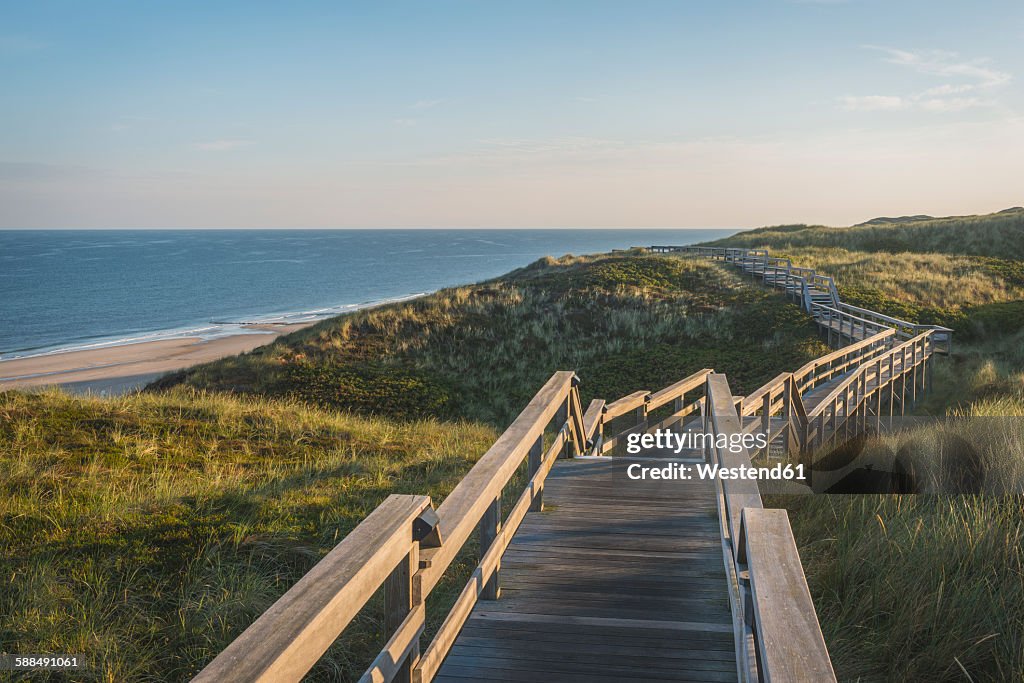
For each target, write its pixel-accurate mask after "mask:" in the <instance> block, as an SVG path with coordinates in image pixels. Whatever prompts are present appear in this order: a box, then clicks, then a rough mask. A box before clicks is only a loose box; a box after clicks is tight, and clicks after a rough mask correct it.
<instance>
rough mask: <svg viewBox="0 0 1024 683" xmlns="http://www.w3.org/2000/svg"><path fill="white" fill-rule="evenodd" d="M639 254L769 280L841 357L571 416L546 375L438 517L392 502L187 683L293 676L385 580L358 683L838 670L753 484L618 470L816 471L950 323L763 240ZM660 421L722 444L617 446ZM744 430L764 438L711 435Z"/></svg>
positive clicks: (796, 682)
mask: <svg viewBox="0 0 1024 683" xmlns="http://www.w3.org/2000/svg"><path fill="white" fill-rule="evenodd" d="M651 251H655V252H661V253H674V252H682V253H684V254H687V255H695V256H700V257H706V258H712V259H716V260H719V261H723V262H724V263H727V264H729V265H732V266H735V267H737V268H739V269H740V270H741V271H743V272H745V273H748V274H750V275H751V276H753V277H756V278H760V279H761V281H762V282H763V283H764V284H765V285H766V286H770V287H775V288H778V289H781V290H782V291H784V292H785V293H786V294H787V295H788V296H791V297H793V298H794V299H795V300H796V301H797V302H798V303H799V304H800V305H801V306H802V307H803V309H804V310H805V311H806V312H807V313H808V314H809V315H810V316H811V317H812V318H813V320H814V321H815V322H816V323H817V325H818V326H819V329H820V330H821V332H822V336H823V337H824V338H825V339H826V340H827V342H828V344H829V345H830V346H831V347H833V348H835V349H836V350H834V351H832V352H830V353H827V354H825V355H823V356H821V357H819V358H816V359H814V360H812V361H810V362H808V363H806V364H805V365H803V366H802V367H800V368H797V369H795V370H793V371H786V372H782V373H781V374H780V375H778V376H777V377H775V378H774V379H772V380H771V381H769V382H768V383H766V384H765V385H764V386H762V387H761V388H759V389H757V390H756V391H754V392H753V393H751V394H750V395H748V396H734V395H733V393H732V390H731V389H730V387H729V384H728V381H727V378H726V377H725V375H723V374H719V373H716V372H714V371H713V370H711V369H704V370H700V371H697V372H695V373H693V374H692V375H690V376H689V377H685V378H683V379H679V380H678V381H674V382H673V383H672V384H669V385H668V386H665V387H664V388H662V389H660V390H657V391H653V392H652V391H648V390H642V391H636V392H634V393H632V394H629V395H627V396H623V397H621V398H619V399H618V400H614V401H611V402H606V401H605V400H602V399H595V400H593V401H592V402H591V403H590V405H589V406H588V407H587V409H586V410H584V409H583V407H582V405H581V402H580V393H579V387H578V383H579V380H578V378H577V377H576V376H575V374H574V373H572V372H565V371H563V372H556V373H555V374H554V375H552V376H551V378H550V379H549V380H548V381H547V383H545V385H544V386H543V387H541V389H540V390H539V391H538V392H537V394H536V395H535V396H534V397H533V399H532V400H531V401H530V403H529V404H528V405H527V406H526V407H525V408H524V409H523V411H522V413H520V415H519V417H517V418H516V420H515V421H514V422H513V423H512V424H511V425H510V426H509V427H508V428H507V429H506V430H505V431H504V432H503V433H502V434H501V436H500V437H499V438H498V440H497V441H496V442H495V443H494V444H493V445H492V446H491V447H490V448H489V449H488V450H487V452H486V453H484V454H483V455H482V456H481V457H480V459H479V460H478V461H477V462H476V464H475V465H474V466H473V468H472V469H471V470H470V471H469V472H468V473H467V474H466V476H465V477H464V478H463V479H462V481H460V482H459V484H458V485H457V486H456V487H455V488H454V489H453V490H452V491H451V492H450V493H449V494H448V495H447V497H446V498H445V499H444V502H443V503H442V504H441V505H440V506H438V507H437V508H436V510H435V508H434V504H433V502H432V501H431V500H430V498H429V497H428V496H422V495H391V496H389V497H388V498H387V499H385V500H384V502H383V503H381V505H379V506H378V507H377V508H376V509H375V510H374V511H373V512H372V513H371V514H370V515H369V516H368V517H367V518H366V519H365V520H364V521H363V522H362V523H360V524H359V526H358V527H356V528H355V529H354V530H353V531H351V532H350V533H349V534H348V536H346V537H345V538H344V539H343V540H342V541H341V542H340V543H339V544H338V545H337V546H336V547H335V548H334V549H333V550H332V551H331V552H330V553H328V555H327V556H326V557H325V558H324V559H323V560H321V561H320V562H319V563H318V564H317V565H316V566H315V567H314V568H313V569H312V570H311V571H310V572H309V573H307V574H306V575H305V576H304V577H303V578H302V579H301V580H300V581H299V582H298V583H297V584H295V586H293V587H292V588H291V589H290V590H289V591H288V592H287V593H285V595H284V596H283V597H281V599H279V600H278V601H277V602H276V603H275V604H274V605H273V606H272V607H271V608H270V609H269V610H267V611H266V612H265V613H264V614H263V615H262V616H260V617H259V619H257V620H256V621H255V622H254V623H253V624H252V625H251V626H250V627H249V628H248V629H247V630H246V631H245V632H244V633H243V634H242V635H241V636H239V637H238V638H237V639H236V640H235V641H234V642H233V643H231V645H229V646H228V647H227V648H226V649H225V650H223V651H222V652H221V653H220V654H219V655H218V656H217V657H216V658H215V659H214V660H213V661H212V662H211V663H210V664H209V665H208V666H207V667H206V668H205V669H204V670H203V671H202V672H200V674H199V676H197V678H196V679H195V681H196V682H197V683H220V681H225V680H231V681H242V682H244V683H256V682H257V681H259V682H260V683H279V682H284V681H288V682H292V681H299V680H301V679H302V677H303V676H304V675H305V674H306V672H308V671H309V670H310V669H311V667H312V666H313V665H314V664H315V663H316V661H317V660H318V659H319V658H320V657H321V656H322V655H323V653H324V652H325V651H326V650H327V649H328V648H329V647H330V646H331V645H332V643H333V642H334V641H335V639H336V638H337V636H338V635H339V634H340V633H341V631H342V630H343V629H344V628H345V627H346V626H347V625H348V624H349V623H350V622H351V621H352V620H353V619H354V618H355V617H356V615H357V614H358V612H359V611H360V610H361V609H362V608H363V607H364V606H365V605H366V604H367V603H368V602H369V601H370V600H371V599H372V598H373V596H374V595H375V594H377V593H378V591H381V589H382V590H383V594H384V619H383V627H384V630H385V634H386V637H387V643H386V644H385V645H384V647H383V648H382V649H381V650H380V652H379V654H378V655H377V657H376V658H375V659H374V661H373V662H372V663H370V665H369V668H368V669H366V672H365V673H364V675H363V676H362V678H361V679H360V683H383V682H388V681H401V682H402V683H429V682H430V681H442V682H447V683H456V682H460V681H462V682H467V681H507V682H510V683H514V682H523V683H525V682H527V681H529V682H532V681H552V682H559V681H564V682H571V683H613V682H620V681H689V682H692V683H697V682H701V681H771V682H773V683H818V682H819V681H821V682H823V683H827V682H828V681H835V680H836V678H835V673H834V672H833V670H832V664H831V661H830V659H829V656H828V649H827V647H826V644H825V640H824V637H823V635H822V633H821V629H820V626H819V624H818V621H817V616H816V613H815V609H814V604H813V602H812V599H811V595H810V591H809V590H808V588H807V582H806V579H805V577H804V573H803V567H802V565H801V561H800V556H799V553H798V552H797V547H796V542H795V540H794V538H793V534H792V530H791V528H790V524H789V518H788V516H787V514H786V512H785V510H779V509H775V510H773V509H765V508H764V507H763V504H762V501H761V491H760V489H759V487H758V484H757V481H756V480H753V479H744V478H742V477H739V478H737V477H734V476H733V477H723V478H711V479H700V478H699V477H696V476H692V478H690V479H678V478H673V479H665V480H646V481H644V482H638V481H636V480H632V481H631V480H629V479H628V478H627V476H626V469H627V468H628V467H629V466H630V465H634V464H643V465H657V466H659V467H663V466H664V465H666V464H670V463H671V464H689V465H691V466H694V465H695V464H696V463H697V462H702V463H706V464H708V465H717V466H719V467H721V468H723V469H726V470H729V471H739V470H742V469H743V468H745V467H750V466H751V465H752V464H753V463H758V464H759V465H760V464H765V463H770V462H771V461H772V460H774V459H778V458H789V459H790V461H791V463H792V462H796V461H797V460H798V461H799V464H805V463H807V464H809V465H810V467H811V469H812V470H813V469H814V464H815V462H816V461H815V458H816V457H819V454H821V453H824V452H825V451H826V450H827V449H828V447H829V446H830V445H831V444H833V443H838V442H841V440H843V439H846V438H849V437H852V436H857V435H862V434H864V433H866V432H870V431H872V430H878V429H880V428H881V425H882V420H883V413H884V412H887V413H888V414H889V415H893V414H894V412H895V411H896V410H897V409H898V411H899V413H900V414H903V413H904V412H905V411H907V410H908V408H909V406H912V405H913V403H914V402H915V401H916V400H917V398H918V396H919V395H920V394H921V393H923V392H924V391H925V390H926V389H927V386H928V377H929V376H930V372H931V367H932V359H933V357H934V355H935V354H936V353H942V352H945V353H949V351H950V348H951V343H952V334H951V332H952V331H951V330H948V329H946V328H941V327H935V326H927V325H917V324H914V323H911V322H907V321H903V320H898V319H895V318H892V317H889V316H885V315H882V314H880V313H875V312H873V311H869V310H866V309H862V308H857V307H855V306H850V305H848V304H845V303H843V302H842V301H840V300H839V294H838V289H837V287H836V285H835V282H834V281H833V280H832V278H830V277H826V276H822V275H820V274H817V273H815V272H814V271H813V270H811V269H808V268H799V267H796V266H793V264H792V263H791V262H790V261H789V260H788V259H780V258H771V257H770V256H769V255H768V252H767V251H766V250H746V249H733V248H717V247H715V248H711V247H651ZM675 379H676V378H666V381H673V380H675ZM681 425H685V427H682V426H681ZM663 428H671V429H681V430H685V431H688V432H691V433H694V434H700V435H703V436H710V437H713V439H718V441H714V440H713V441H712V442H711V444H710V445H708V444H707V443H705V444H704V445H703V446H702V447H701V448H699V449H698V450H689V451H682V452H681V453H680V454H679V455H671V454H669V453H666V452H663V451H658V450H656V449H645V450H644V453H643V454H642V456H641V455H635V454H634V455H628V456H627V455H626V454H625V453H624V450H625V447H626V446H627V445H628V444H629V442H630V439H635V438H637V437H640V436H643V435H650V434H651V433H653V432H656V431H657V430H660V429H663ZM756 433H762V434H764V435H766V439H765V440H763V441H762V442H761V448H760V449H755V448H748V447H746V446H741V447H739V448H737V449H734V448H732V447H729V446H727V445H722V444H723V443H724V444H728V443H730V442H731V441H732V440H733V438H734V437H738V436H744V435H748V436H749V435H751V434H756ZM723 438H724V439H725V441H724V442H723V441H720V440H721V439H723ZM524 466H525V471H526V473H527V477H528V481H526V482H525V484H523V483H522V482H521V480H520V479H518V478H517V473H522V472H523V471H524ZM691 471H692V470H691ZM512 487H515V488H512ZM516 492H518V498H516V499H515V502H514V503H513V504H512V505H511V506H510V508H508V509H504V510H503V509H502V503H503V501H505V500H507V499H508V495H507V494H514V493H516ZM474 535H476V536H477V538H478V539H479V557H478V562H477V564H476V566H475V568H474V569H473V571H472V573H471V575H470V577H469V581H468V582H467V583H466V584H465V586H464V588H463V589H462V592H461V593H460V594H459V595H458V597H457V598H456V599H455V601H454V604H453V605H452V606H451V608H450V610H449V611H448V614H447V616H446V617H445V619H444V622H443V623H442V624H441V626H440V627H439V628H438V629H437V630H436V631H435V632H434V633H433V636H432V638H431V639H430V642H429V643H428V644H426V647H425V649H423V650H422V651H421V645H423V643H421V641H422V640H424V638H423V632H424V629H425V627H426V623H427V606H426V605H427V603H426V600H427V598H428V597H429V596H430V594H431V591H432V590H434V589H435V588H436V587H437V586H438V584H439V583H440V581H441V580H442V578H443V577H444V576H445V573H446V571H448V569H449V567H450V566H451V565H452V563H453V562H455V561H456V559H457V558H459V557H461V555H460V553H461V551H462V549H463V548H464V547H466V545H467V542H469V541H470V539H471V538H472V537H473V536H474Z"/></svg>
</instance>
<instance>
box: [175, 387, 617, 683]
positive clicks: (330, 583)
mask: <svg viewBox="0 0 1024 683" xmlns="http://www.w3.org/2000/svg"><path fill="white" fill-rule="evenodd" d="M577 385H578V380H577V379H576V376H575V374H574V373H572V372H556V373H555V374H554V375H552V377H551V378H550V379H549V380H548V381H547V383H546V384H545V385H544V386H543V387H542V388H541V389H540V391H538V392H537V394H536V395H535V396H534V397H533V399H532V400H531V401H530V403H529V404H527V406H526V408H524V409H523V411H522V412H521V413H520V414H519V416H518V417H517V418H516V419H515V420H514V421H513V422H512V424H511V425H509V427H508V428H507V429H506V430H505V431H504V432H503V433H502V435H501V436H500V437H499V438H498V440H497V441H495V442H494V444H493V445H492V446H491V447H490V448H489V449H488V450H487V452H486V453H485V454H484V455H483V456H482V457H481V458H480V460H478V461H477V463H476V464H475V465H474V466H473V467H472V469H470V471H469V472H468V473H467V474H466V476H465V477H463V479H462V481H461V482H459V484H458V485H457V486H456V487H455V489H453V490H452V492H451V493H450V494H448V496H447V497H446V498H445V500H444V502H443V503H442V504H441V505H440V506H439V507H438V508H437V510H436V512H435V511H434V510H433V508H432V506H431V503H430V498H429V497H427V496H397V495H392V496H390V497H388V498H387V499H386V500H385V501H384V502H383V503H381V505H379V506H378V507H377V508H376V509H375V510H374V511H373V512H371V513H370V515H369V516H368V517H367V518H366V519H364V520H363V521H362V522H361V523H360V524H359V525H358V526H357V527H356V528H355V529H354V530H353V531H352V532H350V533H349V534H348V535H347V536H346V537H345V538H344V539H342V541H341V542H340V543H339V544H338V545H337V546H335V548H334V549H333V550H332V551H331V552H330V553H328V554H327V556H325V557H324V559H323V560H321V561H320V562H319V563H317V564H316V566H314V567H313V569H312V570H310V571H309V572H308V573H307V574H306V575H305V576H303V577H302V578H301V579H300V580H299V581H298V583H296V584H295V585H294V586H292V588H291V589H290V590H289V591H288V592H286V593H285V594H284V595H283V596H282V597H281V598H280V599H278V601H277V602H275V603H274V604H273V605H272V606H271V607H270V609H268V610H267V611H266V612H264V613H263V615H261V616H260V617H259V618H258V619H257V620H256V621H255V622H254V623H253V624H252V625H251V626H250V627H249V628H248V629H246V630H245V631H244V632H243V633H242V634H241V635H240V636H239V637H238V638H236V639H235V640H234V641H233V642H232V643H231V644H230V645H228V647H227V648H225V649H224V651H222V652H221V653H220V654H219V655H218V656H217V657H216V658H214V660H213V661H211V662H210V664H209V665H207V667H206V668H204V669H203V670H202V671H201V672H200V673H199V675H198V676H197V677H196V678H195V679H194V680H195V681H198V682H200V683H214V682H219V681H223V680H231V681H240V682H245V683H249V682H255V681H260V682H267V683H270V682H271V681H273V682H274V683H279V682H283V681H299V680H300V679H301V678H302V677H303V676H304V675H305V674H306V672H308V671H309V670H310V669H311V668H312V667H313V665H314V664H316V662H317V660H318V659H319V658H320V656H321V655H323V653H324V652H325V651H326V650H327V648H328V647H330V645H331V643H333V642H334V640H336V639H337V637H338V636H339V635H340V634H341V632H342V631H343V630H344V629H345V628H346V627H347V626H348V625H349V623H350V622H351V621H352V619H353V618H354V617H355V615H356V614H357V613H358V611H359V610H360V609H362V607H363V606H364V605H365V604H366V603H367V601H368V600H369V599H370V597H372V595H373V594H374V592H375V591H376V590H377V589H378V588H379V587H380V586H381V585H385V584H386V585H385V598H386V600H385V602H386V603H387V604H386V607H385V612H386V615H385V619H386V623H385V626H386V627H387V628H388V631H389V634H390V638H389V640H388V642H387V644H386V645H385V647H384V649H383V650H381V652H380V654H379V655H378V656H377V658H376V659H375V660H374V661H373V663H372V664H371V666H370V668H369V669H368V670H367V672H366V673H365V674H364V676H363V678H362V679H361V680H362V681H364V682H366V683H369V682H370V681H390V680H392V679H394V678H395V677H396V676H397V677H402V678H403V679H404V680H411V681H419V682H420V683H427V682H429V681H430V680H431V679H432V678H433V676H434V674H435V673H436V672H437V669H438V667H439V666H440V664H441V662H442V661H443V660H444V657H445V655H446V654H447V652H448V650H449V649H450V647H451V645H452V643H453V642H454V640H455V636H456V635H457V634H458V632H459V630H460V629H461V628H462V625H463V623H464V622H465V619H466V618H467V617H468V615H469V612H470V611H471V610H472V608H473V605H475V604H476V602H477V600H478V599H494V598H496V597H497V594H498V591H499V576H498V567H499V565H500V558H501V555H502V553H503V552H504V551H505V548H506V547H507V546H508V544H509V542H510V541H511V539H512V536H513V535H514V534H515V532H516V530H517V529H518V528H519V525H520V523H521V522H522V520H523V518H524V517H525V515H526V513H527V511H529V510H531V509H539V508H540V506H542V505H543V497H542V496H543V488H544V479H545V477H546V476H547V474H548V472H549V471H550V470H551V467H552V466H553V465H554V462H555V460H556V459H557V458H559V457H563V456H567V455H576V454H579V453H582V452H583V450H584V449H585V448H586V445H585V444H584V443H582V442H581V441H582V437H581V434H583V433H585V432H587V431H588V430H591V429H593V424H594V414H593V410H591V412H590V414H589V416H587V415H583V414H582V411H581V409H580V402H579V390H578V386H577ZM602 405H603V404H598V407H599V408H600V407H601V406H602ZM593 408H594V404H591V409H593ZM552 419H554V420H555V423H556V425H555V426H556V434H555V436H554V438H553V439H551V442H550V444H545V430H546V428H547V427H548V425H549V423H550V422H551V421H552ZM545 447H546V450H545ZM527 457H528V458H529V472H530V479H529V481H528V482H527V483H526V485H525V487H524V489H523V491H522V493H521V494H520V496H519V498H518V500H517V501H516V503H515V504H514V506H513V507H512V509H511V511H510V512H509V513H508V516H507V517H506V518H505V520H504V522H502V519H501V494H502V491H503V489H504V488H505V486H506V485H507V484H508V483H509V481H510V480H511V479H512V477H513V476H514V475H515V473H516V471H517V470H518V469H519V466H520V464H521V463H522V462H523V460H524V459H527ZM414 529H415V531H414ZM475 531H479V534H480V545H481V552H480V555H481V557H480V561H479V563H478V564H477V567H476V569H475V570H474V571H473V573H472V575H471V577H470V580H469V582H468V583H467V584H466V587H465V588H464V589H463V591H462V593H461V594H460V595H459V597H458V599H457V600H456V602H455V605H454V606H453V607H452V609H451V611H450V612H449V614H448V617H447V619H446V620H445V622H444V623H443V624H442V626H441V628H440V629H439V630H438V632H437V633H436V634H435V636H434V639H433V640H432V641H431V643H430V645H429V646H428V648H427V650H426V651H425V652H424V653H423V656H422V657H421V656H420V653H419V639H420V635H421V634H422V632H423V628H424V625H425V609H424V600H425V599H426V597H427V596H428V595H429V594H430V592H431V590H433V588H434V587H435V586H436V585H437V583H438V582H439V581H440V579H441V577H442V575H443V574H444V572H445V570H446V569H447V568H448V566H449V565H450V564H451V562H452V561H453V560H454V559H455V557H456V555H457V554H458V552H459V551H460V550H461V548H462V547H463V545H464V544H465V543H466V541H467V540H468V539H469V538H470V536H471V535H472V534H473V533H474V532H475Z"/></svg>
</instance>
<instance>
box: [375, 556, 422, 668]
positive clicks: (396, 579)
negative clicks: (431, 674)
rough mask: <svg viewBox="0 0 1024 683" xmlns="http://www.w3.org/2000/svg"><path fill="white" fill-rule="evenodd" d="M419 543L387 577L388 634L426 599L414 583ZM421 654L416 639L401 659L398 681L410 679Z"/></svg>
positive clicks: (417, 566)
mask: <svg viewBox="0 0 1024 683" xmlns="http://www.w3.org/2000/svg"><path fill="white" fill-rule="evenodd" d="M419 549H420V544H419V543H413V544H412V548H411V550H410V551H409V554H408V555H406V556H405V558H403V560H402V561H401V562H400V563H399V564H398V566H397V567H396V568H395V570H394V571H393V572H391V574H390V575H389V576H388V578H387V579H385V581H384V632H385V638H390V637H391V634H392V633H394V632H395V631H396V630H398V627H399V626H401V625H402V622H403V621H405V618H406V617H407V616H409V613H410V612H412V609H413V608H414V607H416V606H417V605H418V604H420V603H421V602H423V596H422V595H421V594H420V592H419V591H418V590H416V587H415V586H414V583H413V581H414V576H415V574H416V571H417V570H418V569H419V565H420V554H419ZM419 658H420V644H419V641H418V640H417V641H415V642H414V643H413V644H412V646H411V647H410V649H409V654H408V655H406V657H405V659H404V660H402V662H401V663H400V665H399V667H398V671H397V673H396V674H395V677H394V678H393V679H392V680H393V681H396V682H397V683H411V681H412V669H413V667H414V666H416V662H417V661H419Z"/></svg>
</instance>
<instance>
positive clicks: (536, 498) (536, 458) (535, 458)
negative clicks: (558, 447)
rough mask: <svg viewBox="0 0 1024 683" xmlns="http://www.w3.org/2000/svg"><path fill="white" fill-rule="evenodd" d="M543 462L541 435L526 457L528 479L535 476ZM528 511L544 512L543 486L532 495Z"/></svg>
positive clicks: (542, 439) (542, 440) (542, 438)
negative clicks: (528, 471)
mask: <svg viewBox="0 0 1024 683" xmlns="http://www.w3.org/2000/svg"><path fill="white" fill-rule="evenodd" d="M543 460H544V435H543V434H541V435H540V436H538V437H537V440H536V441H535V442H534V444H533V445H532V446H530V454H529V456H528V461H529V462H528V467H529V470H530V478H531V479H532V478H533V475H535V474H537V470H539V469H540V466H541V463H542V462H543ZM530 510H531V511H533V512H542V511H543V510H544V484H541V486H540V490H539V491H537V492H536V493H535V494H534V495H533V502H532V503H530Z"/></svg>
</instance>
